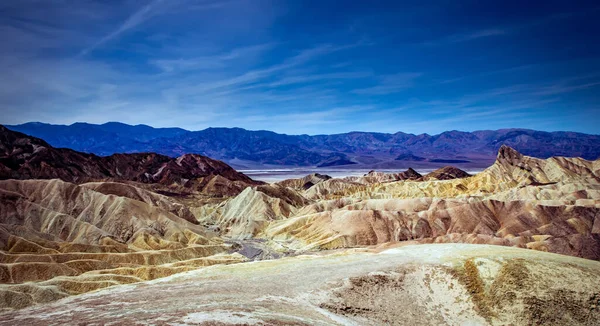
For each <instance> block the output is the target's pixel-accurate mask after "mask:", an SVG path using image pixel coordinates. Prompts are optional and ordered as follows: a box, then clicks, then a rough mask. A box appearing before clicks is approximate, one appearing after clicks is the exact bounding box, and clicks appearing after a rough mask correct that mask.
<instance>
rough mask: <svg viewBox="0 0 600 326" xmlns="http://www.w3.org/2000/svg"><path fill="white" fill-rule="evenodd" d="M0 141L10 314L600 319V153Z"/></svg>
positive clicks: (294, 320)
mask: <svg viewBox="0 0 600 326" xmlns="http://www.w3.org/2000/svg"><path fill="white" fill-rule="evenodd" d="M0 144H1V146H0V250H1V251H0V282H1V284H0V308H1V309H2V312H1V313H0V323H2V324H7V325H9V324H23V325H25V324H27V325H64V324H110V323H112V324H136V323H139V324H146V323H152V324H163V325H182V324H192V325H196V324H200V325H238V324H241V325H381V324H393V325H430V324H449V325H460V324H462V325H465V324H474V325H507V324H517V325H528V324H533V325H565V324H576V325H597V324H599V323H600V262H599V260H600V160H596V161H588V160H584V159H581V158H565V157H552V158H548V159H538V158H534V157H529V156H525V155H522V154H521V153H519V152H517V151H516V150H514V149H512V148H510V147H506V146H503V147H501V148H500V149H499V151H498V155H497V159H496V161H495V163H494V164H493V165H491V166H490V167H488V168H487V169H485V170H483V171H481V172H479V173H477V174H476V175H470V174H469V173H467V172H465V171H462V170H460V169H457V168H454V167H445V168H441V169H438V170H435V171H432V172H430V173H427V174H421V173H418V172H417V171H415V170H413V169H407V170H406V171H402V172H393V173H392V172H389V171H386V173H383V172H376V171H372V172H369V173H367V174H365V175H358V176H356V175H355V176H347V177H337V178H332V177H330V176H328V175H324V174H318V173H314V174H310V175H307V176H304V177H299V178H293V179H287V180H281V181H277V182H272V183H266V182H262V181H258V180H254V179H252V178H250V177H248V176H246V175H244V174H243V173H240V172H238V171H236V170H234V169H233V168H231V167H230V166H228V165H227V164H225V163H223V162H220V161H216V160H212V159H210V158H208V157H204V156H201V155H193V154H186V155H182V156H180V157H178V158H171V157H167V156H163V155H159V154H153V153H140V154H115V155H111V156H106V157H99V156H96V155H93V154H86V153H81V152H76V151H73V150H69V149H62V148H54V147H52V146H50V145H49V144H47V143H46V142H44V141H43V140H41V139H38V138H34V137H29V136H26V135H24V134H21V133H18V132H13V131H10V130H8V129H6V128H4V127H1V126H0Z"/></svg>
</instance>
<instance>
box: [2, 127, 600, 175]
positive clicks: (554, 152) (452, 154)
mask: <svg viewBox="0 0 600 326" xmlns="http://www.w3.org/2000/svg"><path fill="white" fill-rule="evenodd" d="M6 127H7V128H9V129H11V130H14V131H18V132H22V133H25V134H28V135H31V136H34V137H39V138H42V139H44V140H46V141H47V142H48V143H49V144H50V145H52V146H54V147H66V148H71V149H74V150H77V151H81V152H87V153H94V154H97V155H101V156H106V155H112V154H115V153H142V152H154V153H158V154H162V155H166V156H170V157H177V156H181V155H183V154H189V153H195V154H201V155H206V156H209V157H211V158H214V159H218V160H222V161H225V162H227V163H228V164H230V165H231V166H233V167H235V168H238V169H239V168H254V167H259V166H306V167H309V166H310V167H327V166H339V167H343V166H346V167H353V168H358V167H373V168H395V167H406V166H407V165H410V166H413V167H435V166H443V165H446V164H453V165H458V166H463V167H485V166H488V165H490V164H491V163H493V162H494V159H495V156H496V153H497V151H498V149H499V148H500V147H501V146H502V145H507V146H510V147H512V148H515V149H516V150H518V151H520V152H522V153H524V154H526V155H531V156H535V157H541V158H547V157H551V156H569V157H582V158H585V159H596V158H598V157H599V156H600V135H589V134H582V133H576V132H545V131H536V130H529V129H500V130H482V131H474V132H462V131H456V130H453V131H446V132H443V133H441V134H438V135H429V134H420V135H415V134H407V133H403V132H397V133H394V134H389V133H377V132H349V133H343V134H333V135H314V136H309V135H286V134H278V133H275V132H271V131H264V130H260V131H251V130H246V129H241V128H208V129H204V130H200V131H188V130H185V129H181V128H153V127H150V126H146V125H135V126H132V125H128V124H123V123H118V122H108V123H105V124H88V123H74V124H72V125H52V124H46V123H40V122H29V123H25V124H20V125H7V126H6Z"/></svg>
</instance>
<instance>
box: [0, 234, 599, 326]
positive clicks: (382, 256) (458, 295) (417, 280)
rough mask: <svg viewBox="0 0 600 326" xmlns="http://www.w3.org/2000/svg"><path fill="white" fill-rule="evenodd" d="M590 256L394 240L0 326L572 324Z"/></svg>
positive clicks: (51, 309)
mask: <svg viewBox="0 0 600 326" xmlns="http://www.w3.org/2000/svg"><path fill="white" fill-rule="evenodd" d="M598 300H600V262H596V261H591V260H584V259H579V258H573V257H567V256H561V255H556V254H549V253H540V252H535V251H529V250H523V249H515V248H508V247H497V246H489V245H465V244H439V245H419V246H405V247H400V248H393V249H387V250H383V251H381V252H379V253H376V252H373V251H371V252H367V251H364V250H349V251H343V252H337V253H332V254H327V255H323V254H321V255H312V256H299V257H288V258H283V259H279V260H271V261H260V262H253V263H244V264H235V265H227V266H225V265H223V266H212V267H208V268H205V269H202V270H197V271H192V272H187V273H181V274H177V275H173V276H170V277H167V278H163V279H159V280H155V281H150V282H144V283H138V284H131V285H125V286H119V287H113V288H110V289H106V290H101V291H98V292H95V293H89V294H84V295H81V296H76V297H69V298H66V299H63V300H60V301H57V302H55V303H51V304H47V305H43V306H36V307H32V308H26V309H23V310H19V311H15V312H9V313H5V314H3V315H0V323H3V324H15V323H18V324H28V325H61V324H65V323H69V324H76V323H103V322H109V321H110V322H114V323H127V324H129V323H131V324H133V323H147V322H152V323H156V324H160V323H164V324H171V325H180V324H194V325H197V324H200V325H234V324H238V325H239V324H247V325H258V324H266V325H381V324H390V325H430V324H449V325H457V324H481V325H486V324H492V325H496V324H507V323H514V324H545V325H552V324H553V325H559V324H581V325H594V324H596V323H597V321H598V320H600V319H599V318H600V310H599V306H598V303H599V302H598Z"/></svg>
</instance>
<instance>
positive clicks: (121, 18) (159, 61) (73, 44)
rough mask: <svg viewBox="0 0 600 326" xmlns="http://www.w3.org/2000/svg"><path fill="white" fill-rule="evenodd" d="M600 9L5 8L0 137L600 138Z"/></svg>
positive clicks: (333, 5)
mask: <svg viewBox="0 0 600 326" xmlns="http://www.w3.org/2000/svg"><path fill="white" fill-rule="evenodd" d="M599 16H600V3H598V2H597V1H587V2H584V1H543V3H542V2H541V1H494V2H492V1H423V0H421V1H362V2H359V1H327V0H320V1H299V0H298V1H261V0H252V1H244V0H231V1H230V0H223V1H214V0H205V1H195V0H162V1H161V0H152V1H142V0H139V1H133V0H127V1H120V2H118V1H90V0H81V1H66V0H65V1H58V0H57V1H39V0H18V1H17V0H14V1H13V0H8V1H7V0H5V1H2V2H1V3H0V40H1V41H2V44H3V45H2V47H1V48H0V71H2V80H1V81H0V83H1V85H0V112H1V113H2V114H1V116H0V123H4V124H16V123H23V122H27V121H42V122H48V123H58V124H70V123H73V122H78V121H83V122H90V123H103V122H107V121H121V122H125V123H129V124H139V123H143V124H148V125H151V126H155V127H172V126H177V127H182V128H186V129H190V130H199V129H204V128H207V127H242V128H246V129H253V130H256V129H267V130H273V131H276V132H282V133H289V134H300V133H308V134H330V133H340V132H347V131H356V130H358V131H380V132H396V131H404V132H411V133H423V132H426V133H432V134H434V133H439V132H442V131H445V130H455V129H456V130H464V131H472V130H481V129H499V128H513V127H521V128H531V129H538V130H548V131H554V130H569V131H579V132H586V133H594V134H598V133H600V127H599V125H600V36H599V35H600V19H598V17H599Z"/></svg>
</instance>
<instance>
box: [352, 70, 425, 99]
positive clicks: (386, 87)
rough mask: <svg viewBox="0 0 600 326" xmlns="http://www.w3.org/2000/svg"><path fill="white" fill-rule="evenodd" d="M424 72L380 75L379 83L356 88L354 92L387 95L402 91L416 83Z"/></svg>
mask: <svg viewBox="0 0 600 326" xmlns="http://www.w3.org/2000/svg"><path fill="white" fill-rule="evenodd" d="M422 75H423V74H422V73H415V72H411V73H399V74H394V75H386V76H381V77H379V80H378V84H377V85H375V86H371V87H366V88H360V89H355V90H353V91H352V93H354V94H360V95H387V94H392V93H397V92H400V91H402V90H404V89H407V88H409V87H411V86H413V85H414V82H415V80H416V79H417V78H419V77H421V76H422Z"/></svg>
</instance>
